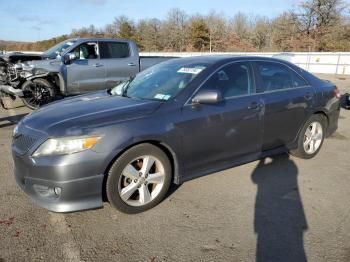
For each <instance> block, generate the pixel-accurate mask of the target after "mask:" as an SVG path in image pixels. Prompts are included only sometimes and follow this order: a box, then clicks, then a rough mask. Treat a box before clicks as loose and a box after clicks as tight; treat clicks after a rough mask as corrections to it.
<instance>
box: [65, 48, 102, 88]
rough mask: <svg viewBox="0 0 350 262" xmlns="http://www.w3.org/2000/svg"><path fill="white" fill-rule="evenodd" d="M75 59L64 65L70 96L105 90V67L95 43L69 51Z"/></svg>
mask: <svg viewBox="0 0 350 262" xmlns="http://www.w3.org/2000/svg"><path fill="white" fill-rule="evenodd" d="M71 53H74V54H75V57H76V59H75V60H73V61H72V62H71V63H70V64H69V65H66V74H67V86H68V92H69V93H70V94H74V93H77V94H79V93H85V92H89V91H94V90H99V89H105V88H106V67H105V65H104V64H103V62H102V61H101V60H100V57H99V50H98V44H97V42H86V43H82V44H80V45H79V46H77V47H76V48H74V49H73V51H71Z"/></svg>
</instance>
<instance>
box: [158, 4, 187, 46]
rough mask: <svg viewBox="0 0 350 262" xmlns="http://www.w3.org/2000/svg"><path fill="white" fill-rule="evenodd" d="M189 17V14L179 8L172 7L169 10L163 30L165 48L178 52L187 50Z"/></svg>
mask: <svg viewBox="0 0 350 262" xmlns="http://www.w3.org/2000/svg"><path fill="white" fill-rule="evenodd" d="M187 19H188V16H187V14H186V13H185V12H184V11H182V10H180V9H178V8H174V9H171V10H170V11H169V12H168V15H167V18H166V20H165V21H164V26H163V30H162V38H163V44H164V47H165V49H170V50H174V51H178V52H181V51H184V50H185V48H186V27H187Z"/></svg>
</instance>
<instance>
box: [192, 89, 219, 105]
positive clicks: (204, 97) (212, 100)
mask: <svg viewBox="0 0 350 262" xmlns="http://www.w3.org/2000/svg"><path fill="white" fill-rule="evenodd" d="M220 101H221V93H220V92H219V91H218V90H205V91H200V92H198V93H197V94H196V95H195V96H194V98H193V99H192V103H194V104H216V103H218V102H220Z"/></svg>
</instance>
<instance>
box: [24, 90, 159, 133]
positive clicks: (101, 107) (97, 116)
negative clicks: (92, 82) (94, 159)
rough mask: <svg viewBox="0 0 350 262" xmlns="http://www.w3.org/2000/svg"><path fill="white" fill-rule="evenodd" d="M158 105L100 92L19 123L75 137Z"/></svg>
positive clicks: (52, 106) (40, 111)
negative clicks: (71, 134)
mask: <svg viewBox="0 0 350 262" xmlns="http://www.w3.org/2000/svg"><path fill="white" fill-rule="evenodd" d="M161 104H162V102H158V101H149V100H135V99H131V98H127V97H121V96H112V95H110V94H109V93H108V92H107V91H102V92H95V93H90V94H88V95H81V96H77V97H74V98H68V99H65V100H63V101H59V102H55V103H52V104H49V105H46V106H44V107H41V108H40V109H38V110H36V111H34V112H33V113H31V114H30V115H28V116H26V117H25V118H24V119H23V121H22V123H23V124H24V125H25V126H27V127H29V128H32V129H36V130H39V131H43V132H45V133H47V134H48V135H50V136H53V135H67V132H71V131H72V130H74V132H75V135H78V134H80V133H84V132H83V131H84V130H86V129H90V130H91V129H94V128H96V127H103V126H106V125H111V124H114V123H118V122H121V121H125V120H129V119H135V118H140V117H145V116H147V115H149V114H151V113H153V112H154V111H155V110H156V109H157V108H158V107H159V106H160V105H161Z"/></svg>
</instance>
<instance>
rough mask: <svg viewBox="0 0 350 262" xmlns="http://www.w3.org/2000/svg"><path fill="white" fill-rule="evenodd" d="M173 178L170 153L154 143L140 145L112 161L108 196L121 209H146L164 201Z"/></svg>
mask: <svg viewBox="0 0 350 262" xmlns="http://www.w3.org/2000/svg"><path fill="white" fill-rule="evenodd" d="M171 178H172V168H171V164H170V161H169V158H168V157H167V155H166V154H165V153H164V152H163V151H162V150H161V149H160V148H158V147H156V146H154V145H151V144H140V145H137V146H134V147H132V148H130V149H129V150H127V151H126V152H125V153H124V154H122V155H121V156H120V157H119V158H118V159H117V160H116V161H115V162H114V163H113V165H112V167H111V168H110V170H109V172H108V177H107V183H106V193H107V198H108V200H109V202H110V204H111V205H112V206H113V207H114V208H116V209H118V210H120V211H121V212H124V213H128V214H133V213H139V212H143V211H145V210H147V209H150V208H152V207H154V206H156V205H157V204H158V203H159V202H160V201H162V200H163V198H164V197H165V194H166V193H167V191H168V189H169V186H170V183H171Z"/></svg>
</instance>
